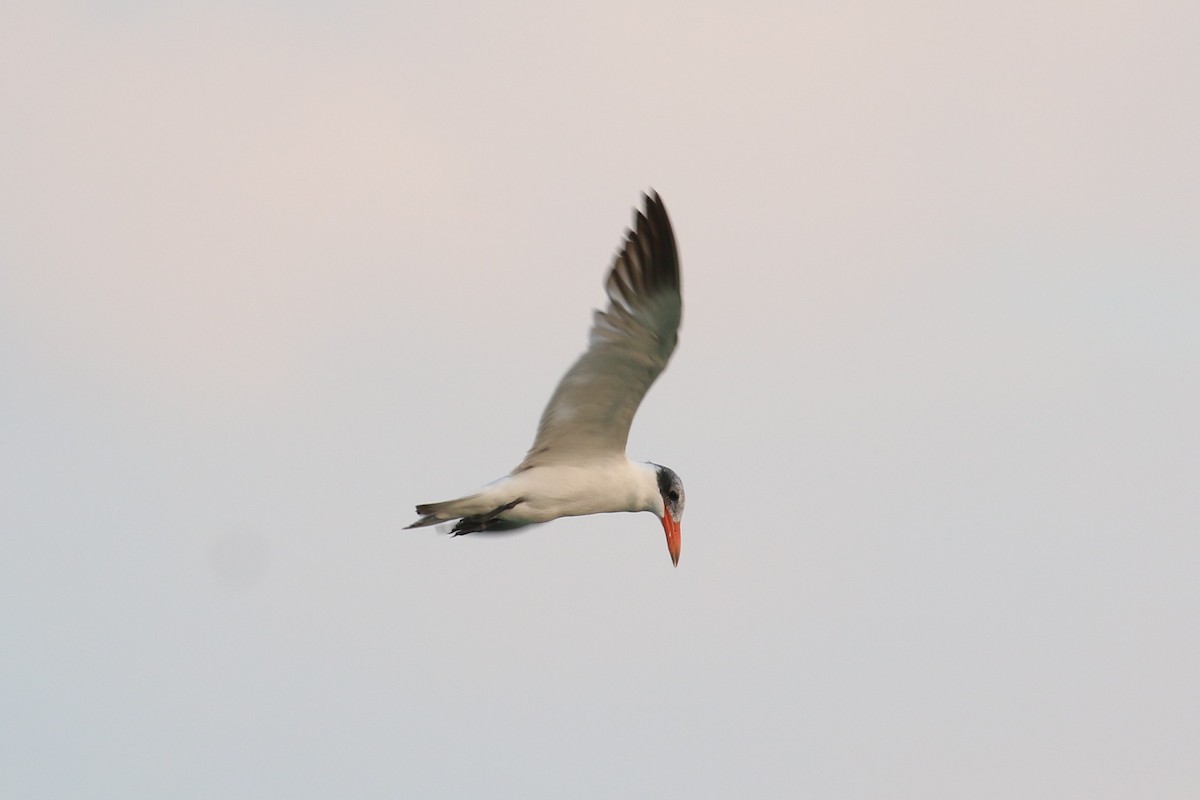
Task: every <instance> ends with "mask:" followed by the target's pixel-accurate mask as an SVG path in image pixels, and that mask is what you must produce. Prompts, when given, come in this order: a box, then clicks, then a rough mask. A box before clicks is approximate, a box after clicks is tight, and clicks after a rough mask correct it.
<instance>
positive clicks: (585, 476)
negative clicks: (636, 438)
mask: <svg viewBox="0 0 1200 800" xmlns="http://www.w3.org/2000/svg"><path fill="white" fill-rule="evenodd" d="M484 494H485V496H486V497H489V498H491V499H492V500H494V501H495V505H496V506H497V507H498V506H501V505H505V504H507V503H509V502H512V501H513V500H515V499H517V498H523V502H521V503H520V504H518V505H517V506H516V507H514V508H513V509H512V510H511V511H508V512H506V513H505V514H504V515H503V518H504V519H506V520H510V521H512V522H517V523H534V522H549V521H550V520H552V519H557V518H558V517H575V516H582V515H585V514H604V513H608V512H613V511H654V512H656V513H657V512H661V510H662V498H661V497H660V496H659V493H658V480H657V476H656V475H655V472H654V468H653V467H652V466H650V465H648V464H635V463H633V462H631V461H629V460H628V459H626V458H624V457H621V458H610V459H604V460H599V461H592V462H586V463H581V464H550V465H546V466H538V467H532V468H530V469H526V470H523V471H521V472H518V473H517V474H515V475H510V476H509V477H507V478H503V479H501V480H499V481H497V482H496V483H493V484H491V485H490V486H488V487H487V488H486V489H485V490H484Z"/></svg>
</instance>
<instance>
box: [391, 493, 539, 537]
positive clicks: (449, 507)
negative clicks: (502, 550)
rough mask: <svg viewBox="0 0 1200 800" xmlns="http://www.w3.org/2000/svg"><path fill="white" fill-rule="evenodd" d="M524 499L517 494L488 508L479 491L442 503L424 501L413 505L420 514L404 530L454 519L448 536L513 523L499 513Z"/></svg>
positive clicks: (503, 526)
mask: <svg viewBox="0 0 1200 800" xmlns="http://www.w3.org/2000/svg"><path fill="white" fill-rule="evenodd" d="M524 501H525V498H523V497H518V498H517V499H516V500H513V501H512V502H511V503H505V504H504V505H501V506H496V507H494V508H489V507H488V505H487V504H486V503H481V498H480V495H478V494H473V495H469V496H467V497H460V498H458V499H457V500H446V501H445V502H442V503H426V504H425V505H419V506H417V513H418V514H420V515H421V517H420V519H418V520H417V521H416V522H414V523H413V524H411V525H407V526H405V530H408V529H410V528H424V527H425V526H427V525H437V524H438V523H439V522H449V521H450V520H454V519H456V520H458V522H456V523H455V524H454V527H453V528H452V529H451V530H450V535H451V536H462V535H463V534H464V533H478V532H479V531H487V530H495V529H503V528H509V527H514V526H513V525H512V524H511V523H508V522H506V521H505V520H502V519H500V515H501V514H503V513H504V512H505V511H509V510H511V509H513V508H515V507H516V506H517V504H519V503H523V502H524ZM492 502H495V501H492Z"/></svg>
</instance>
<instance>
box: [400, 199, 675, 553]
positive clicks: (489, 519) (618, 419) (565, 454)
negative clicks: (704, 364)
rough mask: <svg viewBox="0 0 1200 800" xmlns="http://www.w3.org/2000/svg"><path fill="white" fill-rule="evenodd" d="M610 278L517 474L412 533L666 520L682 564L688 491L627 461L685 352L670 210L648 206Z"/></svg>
mask: <svg viewBox="0 0 1200 800" xmlns="http://www.w3.org/2000/svg"><path fill="white" fill-rule="evenodd" d="M645 205H646V212H645V214H644V215H643V214H641V213H638V214H637V215H636V222H635V226H634V230H632V231H629V232H627V235H626V240H625V244H624V246H623V247H622V249H621V250H620V251H619V252H618V254H617V258H616V260H615V262H614V264H613V267H612V269H611V270H610V271H609V275H608V280H607V282H606V288H607V291H608V295H609V301H610V302H609V306H608V308H607V309H606V310H604V311H597V312H595V319H594V322H593V325H592V331H591V336H590V340H589V346H588V349H587V351H586V352H585V353H584V354H583V355H582V356H580V357H579V359H578V360H577V361H576V362H575V364H574V365H573V366H572V367H571V369H570V370H568V371H567V374H566V375H564V376H563V378H562V380H560V381H559V384H558V387H557V388H556V389H555V391H554V395H553V396H552V397H551V398H550V402H549V403H548V404H547V406H546V409H545V411H543V412H542V419H541V422H540V423H539V425H538V433H537V437H536V439H535V440H534V443H533V446H532V447H531V448H530V449H529V452H528V454H526V456H525V459H524V460H523V461H522V462H521V463H520V464H519V465H517V467H516V468H515V469H514V470H513V471H512V473H510V474H509V475H507V476H505V477H503V478H500V479H499V480H497V481H493V482H492V483H490V484H488V485H487V486H484V487H483V488H482V489H480V490H479V491H478V492H476V493H474V494H471V495H468V496H466V497H461V498H458V499H457V500H448V501H445V502H442V503H430V504H427V505H420V506H417V513H418V514H420V515H421V517H420V519H418V520H417V521H416V522H414V523H413V524H412V525H410V526H409V527H410V528H416V527H421V526H425V525H435V524H437V523H439V522H450V521H454V520H457V521H456V522H455V524H454V527H453V529H452V530H451V533H453V534H455V535H461V534H466V533H476V532H479V531H489V530H504V529H511V528H516V527H520V526H523V525H530V524H534V523H540V522H549V521H550V520H553V519H558V518H559V517H573V516H582V515H587V514H603V513H609V512H617V511H649V512H652V513H654V514H656V515H657V516H658V517H659V518H660V519H661V520H662V523H663V529H664V530H665V531H666V534H667V547H668V550H669V551H670V553H671V560H672V562H674V563H676V564H678V562H679V545H680V541H679V520H680V518H681V517H682V515H683V504H684V495H683V484H682V483H681V482H680V480H679V476H677V475H676V474H675V473H674V472H672V471H671V470H669V469H667V468H666V467H662V466H659V465H657V464H650V463H641V462H634V461H630V460H629V459H628V458H627V457H626V455H625V443H626V439H627V438H628V436H629V427H630V425H631V424H632V422H633V416H634V414H635V413H636V412H637V408H638V405H639V404H640V403H641V401H642V398H643V397H644V396H645V394H646V391H647V390H648V389H649V388H650V385H651V384H652V383H654V381H655V379H656V378H657V377H658V376H659V374H660V373H661V372H662V371H663V369H664V368H665V367H666V365H667V361H668V359H670V357H671V353H672V352H673V351H674V349H675V343H676V339H677V331H678V328H679V321H680V317H681V313H682V301H681V298H680V293H679V286H680V283H679V257H678V254H677V252H676V249H675V236H674V233H673V232H672V230H671V223H670V220H669V219H668V218H667V212H666V209H665V208H664V207H663V205H662V201H661V200H660V199H659V198H658V196H657V195H651V196H650V197H647V198H645Z"/></svg>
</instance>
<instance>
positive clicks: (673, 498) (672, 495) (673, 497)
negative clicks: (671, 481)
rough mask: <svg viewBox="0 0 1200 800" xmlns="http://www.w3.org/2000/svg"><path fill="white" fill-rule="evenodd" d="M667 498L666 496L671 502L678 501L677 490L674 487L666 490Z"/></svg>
mask: <svg viewBox="0 0 1200 800" xmlns="http://www.w3.org/2000/svg"><path fill="white" fill-rule="evenodd" d="M667 498H668V499H669V500H670V501H671V502H672V503H678V502H679V492H677V491H675V490H674V489H672V490H671V491H669V492H667Z"/></svg>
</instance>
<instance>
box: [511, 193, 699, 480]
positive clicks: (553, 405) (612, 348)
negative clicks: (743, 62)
mask: <svg viewBox="0 0 1200 800" xmlns="http://www.w3.org/2000/svg"><path fill="white" fill-rule="evenodd" d="M642 199H643V202H644V205H645V208H646V211H645V213H642V212H637V213H636V215H635V219H634V226H633V230H632V231H626V235H625V244H624V246H623V247H622V248H621V249H620V250H619V251H618V253H617V256H616V260H615V261H614V262H613V266H612V269H611V270H609V273H608V280H607V281H606V283H605V289H606V290H607V292H608V301H609V303H608V308H607V309H605V310H604V311H596V312H595V315H594V318H593V321H592V330H591V335H590V336H589V340H588V349H587V352H585V353H584V354H583V355H581V356H580V357H579V359H578V360H577V361H576V362H575V364H574V365H573V366H572V367H571V369H569V370H568V371H567V374H566V375H564V376H563V378H562V380H561V381H559V383H558V388H556V389H555V390H554V395H553V396H552V397H551V398H550V402H549V404H547V406H546V410H545V411H543V412H542V419H541V422H540V423H539V424H538V432H537V438H536V439H535V440H534V442H533V447H531V448H530V449H529V453H528V454H527V455H526V456H525V460H524V461H522V462H521V464H520V465H519V466H518V467H517V468H516V470H514V472H520V471H521V470H524V469H529V468H530V467H534V466H538V465H540V464H547V463H555V462H563V461H579V460H587V459H589V458H593V457H597V456H604V455H612V454H616V455H623V454H624V452H625V442H626V440H627V439H628V438H629V426H630V425H631V424H632V423H633V415H634V414H635V413H637V409H638V406H639V405H640V404H641V402H642V398H643V397H645V396H646V391H647V390H648V389H649V388H650V385H651V384H652V383H654V381H655V379H656V378H657V377H658V376H659V374H660V373H661V372H662V371H663V369H665V368H666V366H667V360H668V359H669V358H670V357H671V353H672V352H673V351H674V350H675V341H676V339H677V338H678V331H679V320H680V316H681V313H682V301H681V299H680V295H679V255H678V253H677V252H676V250H675V234H674V233H673V232H672V231H671V221H670V219H668V218H667V210H666V208H664V207H663V203H662V200H661V199H660V198H659V196H658V195H657V194H656V193H654V192H651V193H650V196H649V197H646V196H643V198H642Z"/></svg>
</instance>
